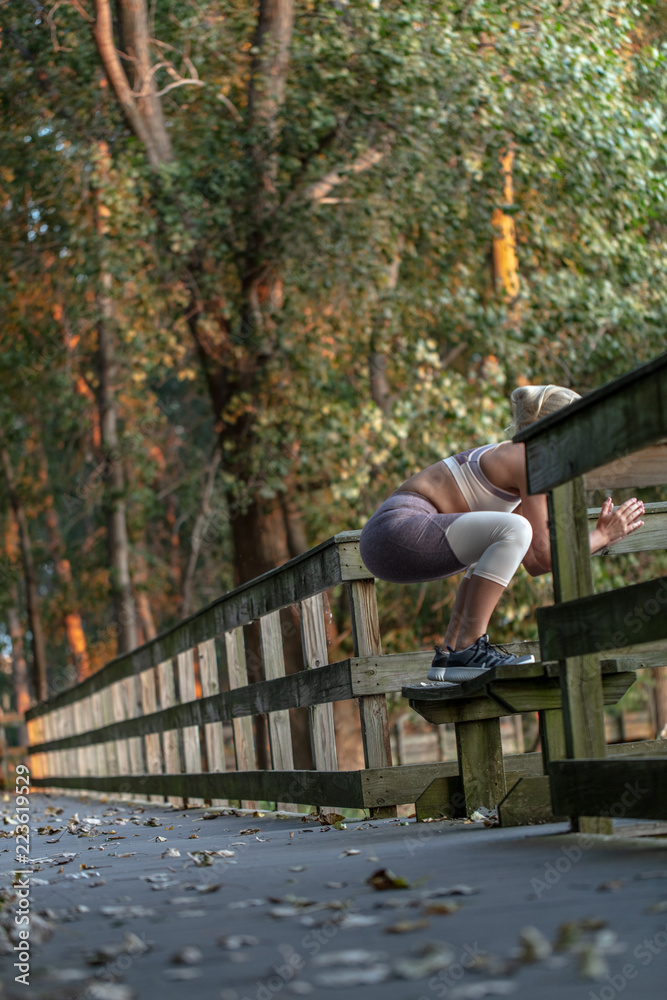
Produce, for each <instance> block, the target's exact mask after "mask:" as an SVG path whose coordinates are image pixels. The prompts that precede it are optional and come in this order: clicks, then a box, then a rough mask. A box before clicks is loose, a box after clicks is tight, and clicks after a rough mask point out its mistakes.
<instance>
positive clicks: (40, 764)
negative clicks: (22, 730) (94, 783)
mask: <svg viewBox="0 0 667 1000" xmlns="http://www.w3.org/2000/svg"><path fill="white" fill-rule="evenodd" d="M42 729H43V727H42V718H41V716H39V717H38V718H36V719H29V720H27V721H26V730H27V733H28V746H29V747H30V746H36V745H37V744H38V743H41V742H42V739H43V737H42ZM28 766H29V767H30V776H31V777H32V778H42V777H44V754H42V753H35V754H30V755H29V757H28ZM80 773H83V772H80Z"/></svg>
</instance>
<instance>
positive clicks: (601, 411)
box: [514, 354, 667, 493]
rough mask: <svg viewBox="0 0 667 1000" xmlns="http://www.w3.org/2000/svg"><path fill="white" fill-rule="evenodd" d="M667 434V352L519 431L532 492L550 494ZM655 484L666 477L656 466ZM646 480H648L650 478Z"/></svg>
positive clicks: (666, 478) (517, 439) (663, 468)
mask: <svg viewBox="0 0 667 1000" xmlns="http://www.w3.org/2000/svg"><path fill="white" fill-rule="evenodd" d="M666 437H667V354H663V355H661V356H660V357H659V358H656V359H655V360H654V361H652V362H650V363H649V364H646V365H642V366H641V367H640V368H636V369H634V371H632V372H628V373H627V374H626V375H622V376H621V377H620V378H617V379H614V380H612V381H611V382H608V383H607V384H606V385H604V386H601V387H600V388H599V389H596V390H594V391H593V392H590V393H587V395H586V396H584V398H583V399H579V400H577V401H576V402H574V403H572V404H571V405H570V406H567V407H565V408H564V409H562V410H559V411H558V412H557V413H554V414H552V415H551V416H548V417H545V418H544V419H543V420H538V421H537V422H536V423H534V424H532V425H531V426H530V427H527V428H526V429H525V430H523V431H521V432H520V433H519V434H516V435H515V437H514V440H515V441H525V443H526V470H527V475H528V489H529V491H530V492H531V493H545V492H546V491H547V490H552V489H554V487H556V486H559V485H561V484H562V483H565V482H568V481H569V480H572V479H574V478H575V477H577V476H581V475H583V474H584V473H586V472H590V471H591V470H592V469H596V468H599V467H600V466H601V465H607V464H608V463H610V462H615V461H618V460H619V459H623V457H624V456H625V455H629V454H632V453H633V452H637V451H640V450H641V449H643V448H645V447H648V446H650V445H655V444H659V443H660V442H661V441H663V440H664V439H665V438H666ZM654 471H655V476H654V478H653V482H652V483H651V484H650V485H662V484H663V483H664V482H665V481H666V480H667V474H666V473H667V468H666V466H665V464H664V463H660V465H659V466H658V467H656V468H655V470H654ZM645 485H649V484H648V483H645Z"/></svg>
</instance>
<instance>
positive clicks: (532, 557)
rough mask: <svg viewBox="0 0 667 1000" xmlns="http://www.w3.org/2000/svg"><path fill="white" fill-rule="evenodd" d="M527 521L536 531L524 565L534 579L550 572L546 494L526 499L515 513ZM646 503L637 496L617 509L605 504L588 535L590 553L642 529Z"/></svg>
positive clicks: (612, 505)
mask: <svg viewBox="0 0 667 1000" xmlns="http://www.w3.org/2000/svg"><path fill="white" fill-rule="evenodd" d="M515 513H516V514H522V515H523V516H524V517H525V518H527V519H528V520H529V521H530V523H531V525H532V528H533V540H532V543H531V546H530V548H529V549H528V551H527V552H526V555H525V556H524V560H523V565H524V566H525V568H526V570H527V571H528V572H529V573H530V575H531V576H540V575H541V574H542V573H548V572H549V571H550V570H551V543H550V539H549V523H548V508H547V498H546V496H545V495H544V494H536V495H535V496H528V497H524V498H523V499H522V501H521V503H520V504H519V506H518V507H517V508H516V510H515ZM643 514H644V504H643V502H642V501H641V500H637V498H636V497H632V499H631V500H626V501H625V503H622V504H621V505H620V506H619V507H614V503H613V501H612V499H611V497H607V499H606V500H605V502H604V503H603V505H602V510H601V511H600V516H599V517H598V520H597V524H596V526H595V527H594V528H593V530H592V531H591V533H590V535H589V541H590V548H591V554H592V553H594V552H599V551H600V550H601V549H604V548H607V546H609V545H613V544H614V542H617V541H619V539H621V538H625V536H626V535H629V534H631V533H632V532H633V531H636V530H637V528H641V526H642V524H643V523H644V522H643V521H642V519H641V518H642V515H643Z"/></svg>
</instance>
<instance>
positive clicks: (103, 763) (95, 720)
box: [89, 691, 109, 777]
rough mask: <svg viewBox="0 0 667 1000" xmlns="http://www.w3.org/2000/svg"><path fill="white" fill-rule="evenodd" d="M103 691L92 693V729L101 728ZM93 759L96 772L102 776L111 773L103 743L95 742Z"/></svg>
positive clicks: (90, 704) (90, 707) (90, 700)
mask: <svg viewBox="0 0 667 1000" xmlns="http://www.w3.org/2000/svg"><path fill="white" fill-rule="evenodd" d="M100 697H101V692H100V691H95V692H94V693H93V694H91V696H90V699H89V710H90V728H91V729H101V728H102V725H103V722H102V705H101V702H100ZM91 749H92V753H93V761H94V764H95V772H94V773H95V774H97V775H99V776H100V777H102V776H105V777H106V776H107V775H108V774H109V769H108V768H107V755H106V751H105V747H104V744H103V743H95V744H93V746H92V748H91Z"/></svg>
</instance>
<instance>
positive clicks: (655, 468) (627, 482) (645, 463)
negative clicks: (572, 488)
mask: <svg viewBox="0 0 667 1000" xmlns="http://www.w3.org/2000/svg"><path fill="white" fill-rule="evenodd" d="M661 476H663V477H664V478H663V479H661V481H660V483H656V479H658V478H660V477H661ZM585 478H586V489H587V490H608V491H611V490H616V489H627V488H628V487H629V488H630V489H632V490H638V489H642V488H643V487H646V486H659V485H661V484H662V483H664V482H665V479H666V478H667V442H663V443H662V444H656V445H651V446H650V447H648V448H642V449H641V450H640V451H636V452H634V453H633V454H631V455H624V456H623V458H619V459H617V460H616V461H614V462H610V463H608V464H607V465H601V466H600V467H599V468H597V469H593V471H592V472H588V473H587V474H586V477H585Z"/></svg>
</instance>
